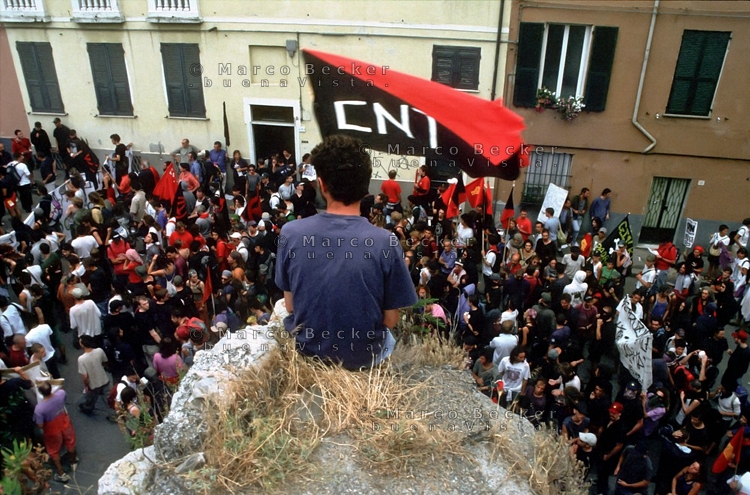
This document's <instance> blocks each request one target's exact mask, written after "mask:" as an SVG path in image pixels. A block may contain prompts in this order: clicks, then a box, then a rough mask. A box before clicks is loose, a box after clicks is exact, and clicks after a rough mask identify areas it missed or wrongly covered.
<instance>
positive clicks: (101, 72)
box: [88, 43, 133, 115]
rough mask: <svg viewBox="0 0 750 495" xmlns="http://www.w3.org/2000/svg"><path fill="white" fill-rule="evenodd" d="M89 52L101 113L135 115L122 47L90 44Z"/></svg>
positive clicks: (109, 44) (116, 44)
mask: <svg viewBox="0 0 750 495" xmlns="http://www.w3.org/2000/svg"><path fill="white" fill-rule="evenodd" d="M88 51H89V60H90V62H91V74H92V76H93V79H94V91H95V93H96V102H97V106H98V108H99V113H100V114H102V115H133V104H132V102H131V100H130V87H129V85H128V74H127V70H126V69H125V55H124V52H123V50H122V45H120V44H119V43H89V44H88Z"/></svg>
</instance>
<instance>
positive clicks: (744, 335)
mask: <svg viewBox="0 0 750 495" xmlns="http://www.w3.org/2000/svg"><path fill="white" fill-rule="evenodd" d="M732 337H734V338H735V339H739V340H741V341H743V342H745V341H747V332H746V331H744V330H737V331H736V332H734V333H733V334H732Z"/></svg>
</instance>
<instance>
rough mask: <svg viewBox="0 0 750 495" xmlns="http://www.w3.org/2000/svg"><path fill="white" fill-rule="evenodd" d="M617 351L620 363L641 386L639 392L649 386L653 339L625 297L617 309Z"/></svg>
mask: <svg viewBox="0 0 750 495" xmlns="http://www.w3.org/2000/svg"><path fill="white" fill-rule="evenodd" d="M617 311H618V316H617V336H616V343H617V349H618V350H619V351H620V362H621V363H622V365H623V366H625V368H626V369H627V370H628V371H630V374H631V375H633V377H634V378H635V379H636V380H638V382H640V384H641V390H646V389H647V388H648V387H650V386H651V381H652V379H653V373H652V371H651V347H652V345H653V340H654V337H653V335H651V332H650V331H649V329H648V328H647V327H646V325H645V324H644V323H643V322H642V321H641V320H639V319H638V316H637V315H636V314H635V313H634V312H633V309H632V307H631V305H630V296H625V297H624V298H623V300H622V302H620V305H619V306H618V307H617Z"/></svg>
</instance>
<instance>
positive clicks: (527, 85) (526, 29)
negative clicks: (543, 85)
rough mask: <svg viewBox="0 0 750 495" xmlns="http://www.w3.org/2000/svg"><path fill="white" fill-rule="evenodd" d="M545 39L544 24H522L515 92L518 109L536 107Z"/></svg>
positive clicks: (515, 103) (515, 102) (514, 102)
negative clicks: (543, 40) (543, 41)
mask: <svg viewBox="0 0 750 495" xmlns="http://www.w3.org/2000/svg"><path fill="white" fill-rule="evenodd" d="M543 38H544V24H541V23H532V22H522V23H521V28H520V30H519V32H518V57H517V61H516V85H515V89H514V91H513V104H514V105H515V106H517V107H533V106H534V105H536V90H537V89H538V85H539V64H540V62H541V58H542V39H543Z"/></svg>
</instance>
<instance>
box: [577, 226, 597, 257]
mask: <svg viewBox="0 0 750 495" xmlns="http://www.w3.org/2000/svg"><path fill="white" fill-rule="evenodd" d="M593 246H594V236H592V235H591V232H588V233H587V234H586V235H585V236H583V239H582V240H581V246H580V247H581V254H582V255H583V257H584V258H588V257H589V256H591V248H592V247H593Z"/></svg>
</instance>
